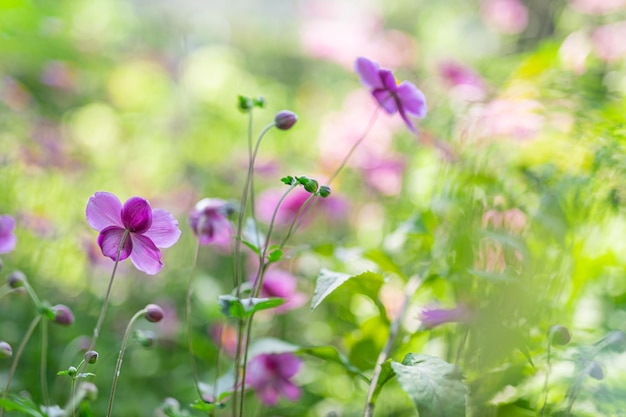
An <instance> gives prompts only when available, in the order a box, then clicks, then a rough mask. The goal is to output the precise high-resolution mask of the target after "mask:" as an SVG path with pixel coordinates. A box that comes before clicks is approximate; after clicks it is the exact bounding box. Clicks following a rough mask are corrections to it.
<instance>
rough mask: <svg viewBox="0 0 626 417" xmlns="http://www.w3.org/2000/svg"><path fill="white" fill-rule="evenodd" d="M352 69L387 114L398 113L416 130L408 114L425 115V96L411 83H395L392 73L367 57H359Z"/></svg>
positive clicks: (410, 127)
mask: <svg viewBox="0 0 626 417" xmlns="http://www.w3.org/2000/svg"><path fill="white" fill-rule="evenodd" d="M354 70H355V72H356V73H357V74H358V75H359V77H360V79H361V84H363V85H364V86H365V87H367V88H369V89H370V92H371V93H372V96H374V98H375V99H376V101H377V102H378V104H379V105H380V106H381V107H382V108H383V110H385V111H386V112H387V113H388V114H394V113H395V112H398V113H400V117H402V120H404V123H406V125H407V126H408V128H409V129H410V130H411V131H412V132H417V129H416V128H415V125H414V124H413V122H412V121H411V119H409V116H413V117H417V118H422V117H424V116H426V112H427V110H428V109H427V107H426V97H424V93H422V92H421V91H420V89H419V88H417V87H416V86H415V85H414V84H413V83H411V82H409V81H402V82H401V83H400V84H397V83H396V79H395V77H394V76H393V73H392V72H391V71H390V70H388V69H384V68H380V67H379V66H378V64H377V63H376V62H374V61H371V60H369V59H367V58H363V57H359V58H357V60H356V62H355V64H354Z"/></svg>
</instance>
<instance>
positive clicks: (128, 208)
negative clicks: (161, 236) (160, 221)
mask: <svg viewBox="0 0 626 417" xmlns="http://www.w3.org/2000/svg"><path fill="white" fill-rule="evenodd" d="M122 222H123V223H124V227H126V228H127V229H128V230H130V231H131V232H136V233H144V232H145V231H146V230H148V229H150V226H151V225H152V208H151V207H150V203H148V202H147V201H146V200H144V199H143V198H141V197H132V198H129V199H128V200H126V202H125V203H124V207H122Z"/></svg>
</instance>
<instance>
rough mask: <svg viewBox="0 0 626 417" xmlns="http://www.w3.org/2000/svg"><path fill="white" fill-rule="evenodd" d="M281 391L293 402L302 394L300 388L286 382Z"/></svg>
mask: <svg viewBox="0 0 626 417" xmlns="http://www.w3.org/2000/svg"><path fill="white" fill-rule="evenodd" d="M280 390H281V391H282V393H283V395H284V396H285V397H287V399H289V400H291V401H295V400H297V399H298V398H300V395H301V394H302V391H301V390H300V387H297V386H296V385H294V384H293V383H292V382H291V381H284V382H283V383H282V384H281V386H280Z"/></svg>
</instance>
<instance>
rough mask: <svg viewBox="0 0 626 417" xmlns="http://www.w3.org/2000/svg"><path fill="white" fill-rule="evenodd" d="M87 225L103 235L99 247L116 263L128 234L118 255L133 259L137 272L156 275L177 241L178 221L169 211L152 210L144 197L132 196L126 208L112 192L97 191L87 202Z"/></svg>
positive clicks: (100, 235)
mask: <svg viewBox="0 0 626 417" xmlns="http://www.w3.org/2000/svg"><path fill="white" fill-rule="evenodd" d="M86 214H87V222H88V223H89V225H90V226H91V227H92V228H93V229H95V230H96V231H98V232H100V234H99V235H98V245H99V246H100V249H101V250H102V254H103V255H104V256H108V257H109V258H111V259H113V260H115V259H116V257H117V254H118V250H119V249H120V243H121V241H122V236H124V234H125V233H128V236H127V238H126V240H125V241H124V245H123V247H122V248H121V251H120V254H119V260H120V261H122V260H124V259H126V258H128V257H130V260H131V262H132V263H133V265H135V267H136V268H137V269H139V270H140V271H143V272H145V273H146V274H150V275H154V274H156V273H157V272H159V271H160V270H161V268H162V267H163V263H162V262H161V251H160V250H159V249H158V248H169V247H170V246H172V245H173V244H174V243H176V242H177V241H178V238H179V237H180V229H179V228H178V221H177V220H176V219H175V218H174V216H172V215H171V214H170V213H169V212H168V211H166V210H163V209H155V210H153V209H152V208H151V207H150V203H148V201H146V200H144V199H143V198H141V197H131V198H129V199H128V200H127V201H126V202H125V203H124V205H123V206H122V203H121V202H120V200H119V199H118V198H117V197H116V196H115V195H114V194H112V193H108V192H97V193H95V194H94V195H93V196H91V197H89V201H88V202H87V209H86Z"/></svg>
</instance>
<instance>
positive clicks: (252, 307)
mask: <svg viewBox="0 0 626 417" xmlns="http://www.w3.org/2000/svg"><path fill="white" fill-rule="evenodd" d="M218 300H219V305H220V310H221V312H222V314H224V315H225V316H227V317H231V318H236V319H244V318H247V317H250V316H251V315H252V314H254V313H256V312H257V311H261V310H267V309H270V308H274V307H278V306H279V305H281V304H283V303H284V302H285V300H284V299H282V298H252V297H251V298H242V299H239V298H237V297H235V296H234V295H220V296H219V298H218Z"/></svg>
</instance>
